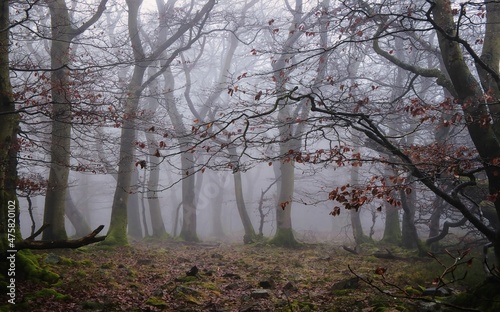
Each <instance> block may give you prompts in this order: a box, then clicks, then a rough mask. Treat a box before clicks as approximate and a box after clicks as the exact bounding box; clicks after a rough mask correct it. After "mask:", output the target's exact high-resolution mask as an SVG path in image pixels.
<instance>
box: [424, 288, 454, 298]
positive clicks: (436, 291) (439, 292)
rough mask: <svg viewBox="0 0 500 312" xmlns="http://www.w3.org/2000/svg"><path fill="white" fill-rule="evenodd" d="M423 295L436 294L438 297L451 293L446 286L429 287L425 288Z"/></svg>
mask: <svg viewBox="0 0 500 312" xmlns="http://www.w3.org/2000/svg"><path fill="white" fill-rule="evenodd" d="M423 295H424V296H438V297H446V296H449V295H451V293H450V291H449V290H448V289H447V288H446V287H440V288H436V287H429V288H426V289H425V290H424V292H423Z"/></svg>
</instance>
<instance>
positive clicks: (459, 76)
mask: <svg viewBox="0 0 500 312" xmlns="http://www.w3.org/2000/svg"><path fill="white" fill-rule="evenodd" d="M487 9H489V10H488V12H487V21H486V25H488V26H487V30H486V34H485V38H484V40H485V44H484V45H485V48H484V47H483V48H484V51H483V55H482V59H484V60H486V64H485V65H486V66H489V69H491V70H492V72H493V73H494V75H493V74H492V73H488V74H485V72H484V71H485V70H486V68H485V67H484V66H485V65H484V64H480V62H478V61H476V67H477V68H478V72H479V73H480V75H481V78H482V81H481V82H482V84H483V86H485V87H486V88H487V90H486V92H487V93H488V95H490V96H492V98H493V99H492V102H493V103H497V102H498V97H496V96H497V95H498V94H499V86H498V72H499V66H500V64H499V63H498V59H496V58H497V57H498V53H499V52H500V45H499V44H498V43H497V41H496V40H498V38H497V36H498V34H495V33H494V31H496V30H497V28H498V27H499V26H498V23H496V24H495V21H496V20H497V19H498V18H499V17H498V14H495V13H496V12H498V9H499V4H498V3H491V5H490V6H488V7H487ZM490 10H491V11H490ZM431 13H432V17H433V19H431V17H430V15H429V16H428V18H429V19H430V21H431V22H433V23H434V25H435V26H436V28H437V30H438V40H439V47H440V49H441V54H442V56H443V63H444V65H445V67H446V70H447V71H448V74H449V76H450V79H451V81H452V83H453V86H454V88H455V90H456V93H457V100H458V102H459V103H460V105H461V107H462V110H463V112H464V118H465V121H466V122H467V129H468V130H469V134H470V136H471V139H472V141H473V142H474V145H475V147H476V149H477V151H478V153H479V155H480V157H481V160H482V161H483V163H484V166H485V168H486V170H485V171H486V175H487V176H488V184H489V192H490V194H492V195H495V196H496V194H497V193H498V192H499V191H500V174H499V172H500V169H499V168H498V166H497V165H495V161H496V159H498V157H500V142H499V135H500V133H499V132H497V130H496V129H497V128H499V126H498V125H499V123H500V115H499V114H495V110H497V109H498V108H493V107H491V106H490V108H492V109H493V110H492V111H488V107H487V106H485V105H483V103H484V92H483V90H482V89H481V85H480V83H479V82H478V81H477V80H476V78H475V77H474V75H473V74H472V73H471V71H470V69H469V67H468V64H467V62H466V60H465V59H464V57H463V53H462V47H461V45H460V43H459V42H457V40H455V36H456V35H457V34H456V25H455V22H454V17H453V15H452V9H451V4H450V1H449V0H437V1H435V2H434V3H432V7H431ZM486 41H489V42H486ZM495 59H496V63H494V61H495ZM495 76H496V77H495ZM495 78H496V79H495ZM493 80H494V81H495V83H492V81H493ZM490 89H491V90H493V91H490ZM495 97H496V98H495ZM496 106H498V105H496ZM485 118H487V119H488V118H489V120H485ZM494 204H495V209H496V211H497V215H499V216H500V197H499V196H496V199H495V201H494ZM472 222H473V223H475V224H474V225H476V224H477V220H472ZM477 226H478V227H479V226H480V225H477ZM489 238H490V240H492V241H493V244H494V246H495V255H496V258H497V265H500V230H496V234H495V237H494V238H493V237H491V236H490V237H489Z"/></svg>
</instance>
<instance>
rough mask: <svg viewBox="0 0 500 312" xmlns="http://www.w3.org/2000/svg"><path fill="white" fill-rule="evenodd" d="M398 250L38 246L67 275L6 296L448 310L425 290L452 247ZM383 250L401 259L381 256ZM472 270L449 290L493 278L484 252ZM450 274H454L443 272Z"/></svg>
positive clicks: (149, 304) (102, 303)
mask: <svg viewBox="0 0 500 312" xmlns="http://www.w3.org/2000/svg"><path fill="white" fill-rule="evenodd" d="M391 250H392V251H391V252H388V251H387V249H386V247H382V246H373V245H371V246H370V247H367V248H364V249H363V250H362V254H363V255H356V254H354V253H350V252H348V251H346V250H344V249H343V248H342V246H333V245H326V244H311V245H303V247H302V248H299V249H283V248H277V247H273V246H269V245H267V244H264V243H262V244H254V245H246V246H243V245H235V244H224V243H222V244H209V243H199V244H191V243H185V242H180V241H166V242H152V241H150V242H141V243H134V244H132V245H131V246H129V247H120V248H110V247H105V246H98V245H97V246H87V247H83V248H80V249H78V250H54V251H48V252H47V251H44V252H35V254H36V255H37V257H38V259H39V262H40V264H41V265H42V266H44V267H46V268H49V269H50V270H52V271H53V272H56V273H57V274H59V276H60V279H59V281H58V282H57V283H56V284H53V285H48V284H45V283H42V282H39V281H38V282H37V281H30V280H26V281H17V285H16V292H17V297H16V298H17V299H16V301H17V304H16V305H15V306H13V305H12V306H10V307H8V306H5V305H4V306H2V304H3V303H0V309H2V308H3V309H7V308H10V309H11V310H16V311H54V312H55V311H67V312H69V311H72V312H74V311H219V312H222V311H246V312H250V311H349V312H350V311H365V312H368V311H443V307H446V305H442V304H436V303H435V302H440V301H442V300H443V298H441V297H435V298H433V297H432V296H424V294H423V291H424V289H426V288H430V287H433V286H434V287H435V283H436V281H437V280H436V278H438V277H439V276H440V275H442V274H443V272H444V270H445V267H450V266H451V265H452V264H453V263H454V261H455V260H456V259H453V257H450V256H449V255H446V254H443V255H441V256H440V257H439V258H438V259H439V261H441V262H442V265H444V266H442V265H441V264H440V263H439V261H437V260H436V259H432V258H431V257H417V256H416V255H414V254H412V253H403V252H402V250H400V249H397V248H391ZM384 253H385V254H386V255H387V256H388V258H393V259H384V258H379V257H378V256H380V255H382V256H383V255H384ZM374 254H375V256H374ZM469 257H470V256H469ZM461 260H463V259H461ZM462 263H463V262H462ZM195 267H196V268H195ZM465 270H468V271H469V272H472V274H468V277H467V278H466V279H465V280H462V281H460V282H455V283H453V284H450V285H447V287H449V288H447V291H450V292H462V291H466V289H467V286H474V285H475V284H477V283H478V282H479V281H480V280H481V279H482V278H484V275H483V274H482V273H481V272H482V271H481V260H480V259H479V260H476V259H475V260H474V261H473V262H470V263H467V265H461V266H459V267H458V268H457V271H455V272H454V273H455V277H456V278H457V279H458V278H459V277H461V276H462V275H463V273H464V272H465ZM459 271H460V272H459ZM449 278H451V276H450V274H446V276H445V278H444V279H445V280H449ZM433 282H434V285H433ZM451 311H455V310H454V309H453V308H452V309H451Z"/></svg>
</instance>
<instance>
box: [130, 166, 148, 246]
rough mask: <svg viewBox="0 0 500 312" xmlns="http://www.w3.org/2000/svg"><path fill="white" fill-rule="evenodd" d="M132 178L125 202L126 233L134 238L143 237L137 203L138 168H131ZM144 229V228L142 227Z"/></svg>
mask: <svg viewBox="0 0 500 312" xmlns="http://www.w3.org/2000/svg"><path fill="white" fill-rule="evenodd" d="M132 169H133V172H132V180H131V186H130V191H131V193H130V194H129V196H128V203H127V221H128V226H127V233H128V235H130V236H131V237H133V238H135V239H141V238H143V237H144V235H143V233H142V223H141V212H140V205H139V183H140V181H139V169H138V168H132ZM144 231H146V229H144Z"/></svg>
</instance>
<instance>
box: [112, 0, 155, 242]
mask: <svg viewBox="0 0 500 312" xmlns="http://www.w3.org/2000/svg"><path fill="white" fill-rule="evenodd" d="M141 3H142V1H132V0H127V7H128V9H129V16H128V28H129V36H130V40H131V45H132V47H133V48H134V59H135V60H136V62H137V64H136V65H135V66H134V71H133V74H132V78H131V79H130V82H129V84H128V87H127V99H126V101H125V112H124V116H125V118H124V120H123V125H122V129H121V137H120V152H119V159H118V175H117V180H116V189H115V195H114V198H113V205H112V207H111V222H110V225H109V230H108V237H107V239H106V243H107V244H116V245H126V244H128V239H127V225H128V219H127V203H128V199H129V193H130V186H131V178H132V171H133V170H134V168H133V166H134V159H133V157H134V142H135V113H136V112H137V107H138V105H139V96H140V94H141V92H140V91H139V88H140V86H141V84H142V80H143V77H144V72H145V70H146V66H145V65H146V64H144V63H141V62H142V61H143V60H144V59H145V56H144V51H143V50H142V42H141V39H140V36H139V25H138V15H139V7H140V6H141Z"/></svg>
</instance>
